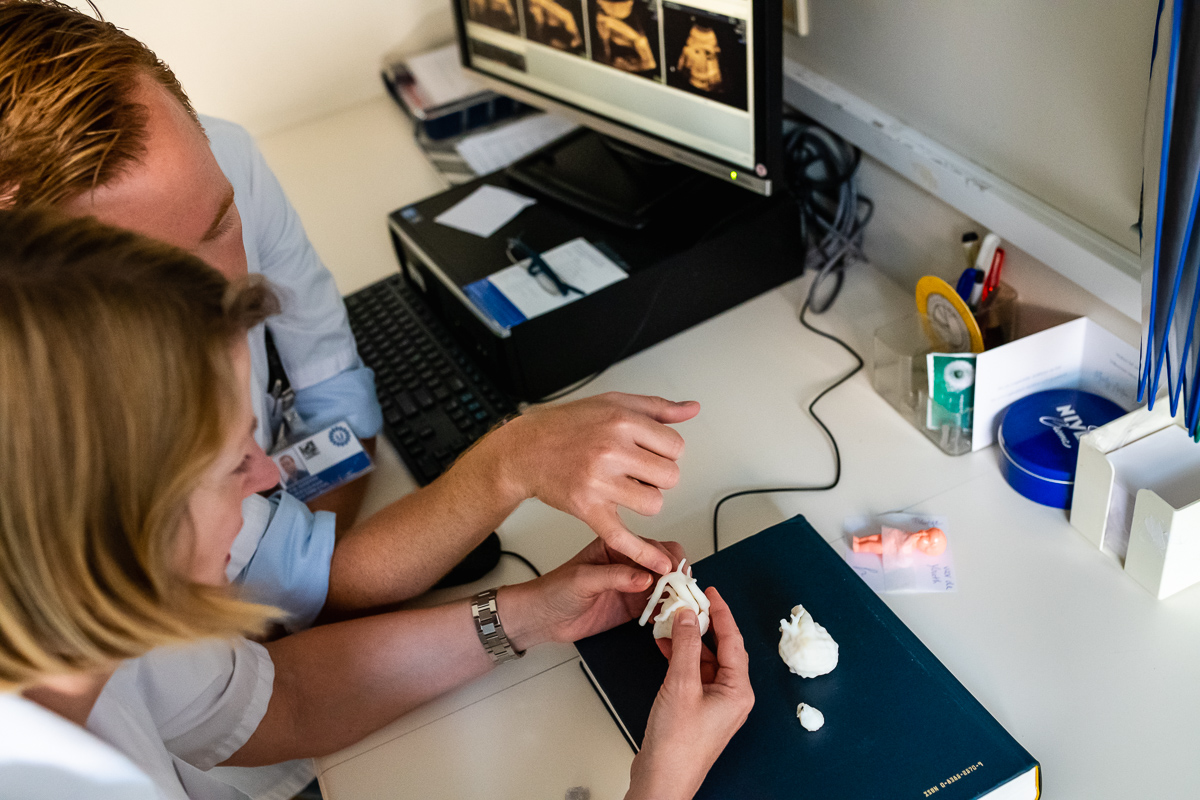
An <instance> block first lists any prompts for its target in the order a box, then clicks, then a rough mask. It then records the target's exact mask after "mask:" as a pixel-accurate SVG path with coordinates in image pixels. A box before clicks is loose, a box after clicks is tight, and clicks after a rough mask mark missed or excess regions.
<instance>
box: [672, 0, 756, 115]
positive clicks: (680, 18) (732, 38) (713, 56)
mask: <svg viewBox="0 0 1200 800" xmlns="http://www.w3.org/2000/svg"><path fill="white" fill-rule="evenodd" d="M663 40H664V44H665V46H666V48H667V52H666V58H667V85H668V86H673V87H674V88H676V89H682V90H684V91H686V92H691V93H692V94H698V95H700V96H701V97H707V98H709V99H710V100H717V101H719V102H721V103H724V104H726V105H730V106H733V107H734V108H740V109H742V110H743V111H745V110H746V108H747V106H746V91H747V90H746V21H745V20H741V19H736V18H733V17H725V16H722V15H720V14H711V13H709V12H707V11H700V10H699V9H695V8H688V7H687V6H681V5H677V4H675V3H663Z"/></svg>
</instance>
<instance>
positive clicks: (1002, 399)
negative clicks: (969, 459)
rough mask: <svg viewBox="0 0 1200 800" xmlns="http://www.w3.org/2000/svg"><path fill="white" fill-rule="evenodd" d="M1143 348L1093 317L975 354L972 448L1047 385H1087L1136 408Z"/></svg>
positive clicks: (990, 437) (989, 438) (1088, 389)
mask: <svg viewBox="0 0 1200 800" xmlns="http://www.w3.org/2000/svg"><path fill="white" fill-rule="evenodd" d="M1137 369H1138V360H1137V350H1136V349H1135V348H1134V347H1133V346H1132V345H1129V344H1127V343H1125V342H1124V341H1122V340H1121V339H1119V338H1117V337H1116V336H1114V335H1113V334H1111V333H1109V332H1108V331H1106V330H1104V329H1103V328H1101V327H1100V326H1099V325H1097V324H1096V323H1094V322H1092V321H1091V320H1090V319H1088V318H1087V317H1080V318H1079V319H1075V320H1071V321H1070V322H1064V323H1063V324H1062V325H1057V326H1055V327H1053V328H1050V329H1049V330H1044V331H1040V332H1038V333H1035V334H1033V335H1031V336H1026V337H1025V338H1023V339H1017V340H1016V341H1015V342H1009V343H1008V344H1006V345H1004V346H1003V347H997V348H994V349H992V350H987V351H985V352H983V353H980V354H979V355H978V356H977V357H976V359H975V414H974V416H975V419H974V425H973V429H972V435H971V449H972V450H980V449H982V448H984V447H987V446H988V445H990V444H992V443H993V442H994V441H996V426H997V424H998V418H999V416H1000V414H1001V413H1002V412H1003V411H1004V409H1006V408H1008V406H1009V405H1011V404H1012V403H1013V402H1014V401H1016V400H1019V399H1020V398H1022V397H1025V396H1026V395H1030V394H1033V393H1034V392H1040V391H1043V390H1045V389H1082V390H1083V391H1086V392H1094V393H1096V394H1099V395H1102V396H1104V397H1107V398H1108V399H1109V400H1112V401H1113V402H1114V403H1116V404H1117V405H1119V406H1121V407H1122V408H1124V409H1125V410H1127V411H1128V410H1129V409H1131V408H1133V405H1134V393H1135V391H1136V389H1137V378H1138V372H1137Z"/></svg>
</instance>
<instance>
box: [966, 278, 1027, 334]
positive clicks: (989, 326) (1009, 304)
mask: <svg viewBox="0 0 1200 800" xmlns="http://www.w3.org/2000/svg"><path fill="white" fill-rule="evenodd" d="M975 321H976V322H977V323H978V324H979V332H980V333H982V334H983V349H984V350H991V349H992V348H993V347H999V346H1000V345H1003V344H1008V343H1009V342H1011V341H1012V340H1013V339H1014V338H1015V336H1016V331H1017V291H1016V289H1014V288H1012V287H1011V286H1009V285H1008V284H1007V283H1001V284H999V285H997V287H996V291H995V292H993V293H992V295H991V296H990V297H988V299H987V301H986V302H985V303H983V304H982V305H981V306H980V307H979V308H978V309H976V311H975Z"/></svg>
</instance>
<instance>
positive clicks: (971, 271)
mask: <svg viewBox="0 0 1200 800" xmlns="http://www.w3.org/2000/svg"><path fill="white" fill-rule="evenodd" d="M975 272H976V270H975V268H974V267H967V268H966V269H964V270H963V272H962V275H959V276H958V283H956V284H954V291H955V292H957V293H958V296H959V297H961V298H962V299H963V302H964V303H966V302H968V301H969V300H970V299H971V290H972V289H974V288H975Z"/></svg>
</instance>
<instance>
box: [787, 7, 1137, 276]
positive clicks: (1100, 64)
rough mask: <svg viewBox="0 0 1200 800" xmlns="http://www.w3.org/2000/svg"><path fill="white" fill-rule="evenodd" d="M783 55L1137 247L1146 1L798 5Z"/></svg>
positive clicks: (1111, 236) (1113, 237) (1102, 231)
mask: <svg viewBox="0 0 1200 800" xmlns="http://www.w3.org/2000/svg"><path fill="white" fill-rule="evenodd" d="M809 7H810V11H811V21H812V27H811V34H810V35H809V36H808V37H807V38H805V39H802V40H800V41H799V42H798V44H797V46H796V47H795V48H793V49H791V50H789V56H791V57H793V58H796V59H797V60H798V61H799V62H800V63H802V64H804V65H805V66H806V67H808V68H810V69H812V70H814V71H815V72H817V73H819V74H821V75H823V76H824V77H826V78H828V79H829V80H831V81H833V82H834V83H836V84H838V85H839V86H841V87H844V88H845V89H847V90H848V91H850V92H852V93H853V94H855V95H857V96H859V97H861V98H863V99H864V100H866V101H867V102H869V103H871V104H873V105H875V106H877V107H879V108H880V109H882V110H883V111H885V112H887V113H888V114H890V115H891V116H893V117H895V118H897V119H899V120H900V121H901V122H904V123H906V124H908V125H910V126H912V127H913V128H916V129H917V130H919V131H920V132H922V133H923V134H925V135H927V136H929V137H931V138H932V139H934V140H935V141H937V142H939V143H940V144H942V145H944V146H946V147H948V148H949V149H950V150H952V151H954V152H957V153H959V154H961V155H963V156H965V157H966V158H968V159H970V160H972V161H974V162H975V163H977V164H979V165H981V166H983V167H984V168H986V169H987V170H989V171H990V172H992V173H994V174H996V175H998V176H999V177H1001V178H1003V179H1004V180H1006V181H1008V182H1009V183H1012V184H1015V185H1016V186H1017V187H1019V188H1021V189H1023V190H1025V191H1026V192H1028V193H1029V194H1031V195H1033V196H1035V197H1037V198H1039V199H1041V200H1042V201H1044V202H1046V203H1048V204H1049V205H1051V206H1053V207H1054V208H1057V209H1059V210H1061V211H1062V212H1064V213H1066V214H1067V215H1068V216H1070V217H1073V218H1074V219H1076V220H1078V221H1080V222H1082V223H1083V224H1084V225H1087V226H1088V227H1090V228H1092V229H1093V230H1095V231H1097V232H1098V233H1100V234H1102V235H1103V236H1105V237H1107V238H1109V239H1111V240H1112V241H1114V242H1116V243H1118V244H1120V245H1122V246H1123V247H1125V248H1126V249H1128V250H1130V251H1132V252H1135V253H1136V252H1137V250H1138V242H1137V236H1136V234H1135V233H1134V232H1133V231H1132V230H1131V229H1130V226H1131V225H1133V224H1134V223H1135V222H1136V221H1137V219H1138V200H1139V192H1140V186H1141V170H1142V130H1143V120H1144V115H1145V112H1146V95H1147V87H1148V81H1149V72H1150V49H1151V40H1152V39H1153V36H1154V19H1155V11H1156V8H1157V0H809Z"/></svg>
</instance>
